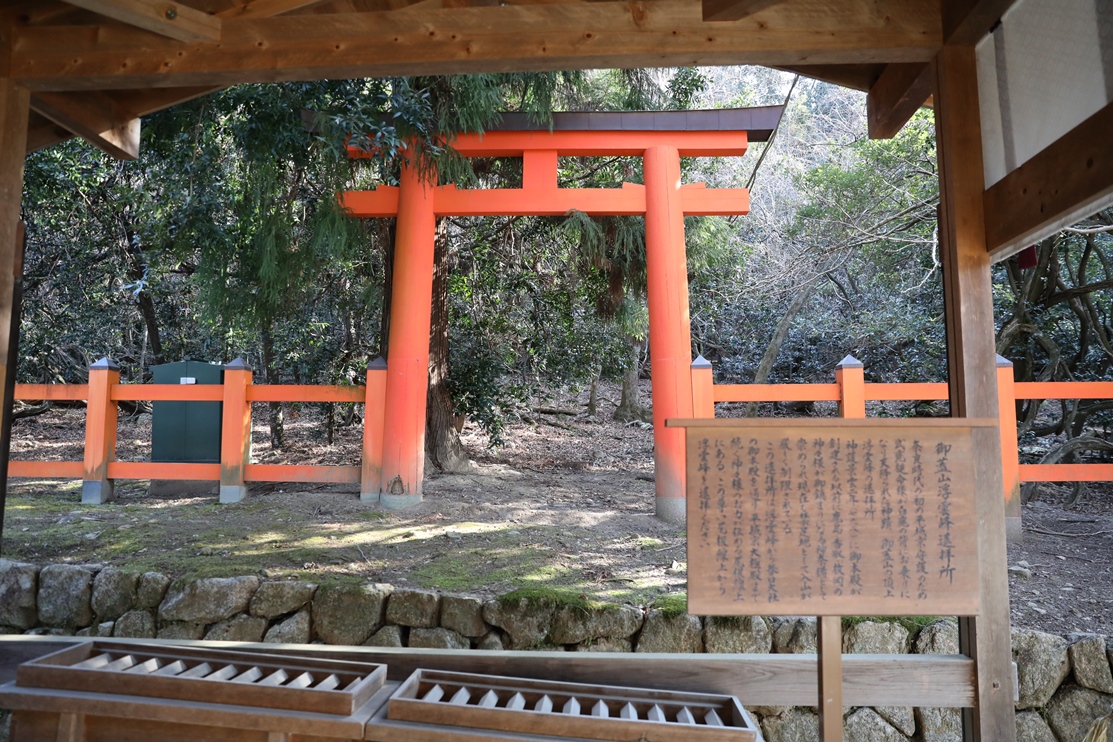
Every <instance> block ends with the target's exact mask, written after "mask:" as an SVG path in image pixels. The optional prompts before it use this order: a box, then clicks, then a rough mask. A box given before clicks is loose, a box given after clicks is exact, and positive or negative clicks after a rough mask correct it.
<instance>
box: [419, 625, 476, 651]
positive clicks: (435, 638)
mask: <svg viewBox="0 0 1113 742" xmlns="http://www.w3.org/2000/svg"><path fill="white" fill-rule="evenodd" d="M409 647H410V649H471V641H470V640H468V638H467V637H466V636H461V635H460V634H457V633H456V632H455V631H451V630H449V629H446V628H443V627H440V626H438V627H436V628H435V629H411V630H410V641H409Z"/></svg>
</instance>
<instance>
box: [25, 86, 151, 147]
mask: <svg viewBox="0 0 1113 742" xmlns="http://www.w3.org/2000/svg"><path fill="white" fill-rule="evenodd" d="M31 110H33V111H35V113H38V114H40V115H42V116H45V117H46V118H48V119H50V120H51V121H53V122H55V123H57V124H59V125H60V126H63V127H65V128H66V129H68V130H69V131H72V132H73V133H74V134H77V135H78V136H80V137H81V138H82V139H84V140H86V141H87V142H89V143H90V144H92V145H93V146H94V147H97V148H98V149H100V150H103V151H104V152H106V153H107V154H109V155H110V156H112V157H115V158H117V159H120V160H134V159H135V158H136V157H138V156H139V119H138V118H136V117H135V116H132V115H129V114H128V113H127V112H125V111H121V110H120V109H119V107H118V106H117V104H116V102H115V101H114V100H112V98H110V97H109V96H108V95H107V94H105V93H97V92H93V93H76V94H75V93H36V94H35V95H33V96H31Z"/></svg>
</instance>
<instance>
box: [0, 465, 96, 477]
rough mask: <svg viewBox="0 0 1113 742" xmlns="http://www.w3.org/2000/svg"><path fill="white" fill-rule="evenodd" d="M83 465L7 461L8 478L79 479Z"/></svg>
mask: <svg viewBox="0 0 1113 742" xmlns="http://www.w3.org/2000/svg"><path fill="white" fill-rule="evenodd" d="M83 470H84V463H83V462H81V461H9V462H8V476H9V477H30V478H35V479H81V476H82V472H83Z"/></svg>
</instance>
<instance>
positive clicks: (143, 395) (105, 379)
mask: <svg viewBox="0 0 1113 742" xmlns="http://www.w3.org/2000/svg"><path fill="white" fill-rule="evenodd" d="M386 370H387V367H386V363H385V362H384V361H382V360H381V359H379V360H376V361H374V362H372V363H371V364H370V365H369V366H368V368H367V383H366V385H364V386H312V385H305V384H290V385H276V384H260V385H254V384H252V377H251V370H250V369H249V368H247V366H245V365H244V363H243V362H242V361H241V360H239V359H237V360H235V361H233V362H232V363H230V364H228V365H227V366H225V368H224V383H223V384H204V385H192V384H185V385H178V384H121V383H120V371H119V368H118V367H117V366H116V365H115V364H113V363H112V362H111V361H109V360H108V359H101V360H100V361H98V362H97V363H95V364H93V365H92V366H91V367H90V368H89V383H88V384H16V387H15V398H16V399H18V400H52V401H63V400H65V401H79V400H85V401H86V404H87V407H86V416H85V451H84V458H83V460H82V461H27V460H14V461H9V462H8V476H10V477H36V478H52V479H55V478H56V479H81V480H82V502H86V503H101V502H105V501H107V500H108V499H110V498H111V497H112V489H113V484H112V483H113V482H114V481H115V480H117V479H183V480H209V481H219V482H220V501H221V502H237V501H238V500H240V499H242V498H243V497H244V495H245V494H246V484H247V483H248V482H329V483H343V484H359V485H360V496H361V498H362V499H364V500H375V499H378V493H379V490H380V488H381V484H382V483H381V482H380V481H379V479H380V478H381V473H382V450H383V447H382V440H383V430H382V428H383V414H382V410H383V402H384V397H385V394H386ZM122 401H158V402H161V401H175V402H220V403H221V404H222V412H221V418H222V419H221V450H220V463H216V464H198V463H166V462H123V461H116V428H117V422H118V405H119V403H120V402H122ZM254 402H345V403H357V404H363V405H365V413H364V430H363V452H362V459H363V460H362V462H361V464H360V465H359V466H336V465H322V466H308V465H299V464H253V463H251V405H252V403H254Z"/></svg>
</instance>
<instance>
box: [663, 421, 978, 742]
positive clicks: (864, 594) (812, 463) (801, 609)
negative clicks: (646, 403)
mask: <svg viewBox="0 0 1113 742" xmlns="http://www.w3.org/2000/svg"><path fill="white" fill-rule="evenodd" d="M669 425H671V426H674V427H683V428H687V464H688V481H687V509H688V610H689V611H690V612H692V613H695V614H701V615H718V616H744V615H763V616H767V615H812V616H818V617H819V619H818V637H819V647H820V656H819V675H820V683H819V691H820V697H819V708H820V713H821V717H822V728H823V732H824V735H823V739H824V740H825V742H836V741H837V740H841V739H842V689H841V672H840V669H839V668H840V667H841V657H842V654H841V653H842V647H841V644H842V640H841V624H840V617H842V616H863V615H866V616H908V615H925V614H926V615H956V616H973V615H977V614H978V612H979V609H980V606H979V600H980V592H979V563H978V539H977V524H976V517H975V507H974V492H975V491H976V488H977V487H978V471H977V467H976V466H975V465H974V460H973V450H974V447H973V443H972V431H973V430H974V429H975V428H981V427H994V426H996V421H994V420H973V419H954V418H950V419H919V418H917V419H838V418H832V419H814V418H813V419H802V420H799V419H763V420H753V419H734V420H731V419H718V420H716V419H699V420H670V421H669Z"/></svg>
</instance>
